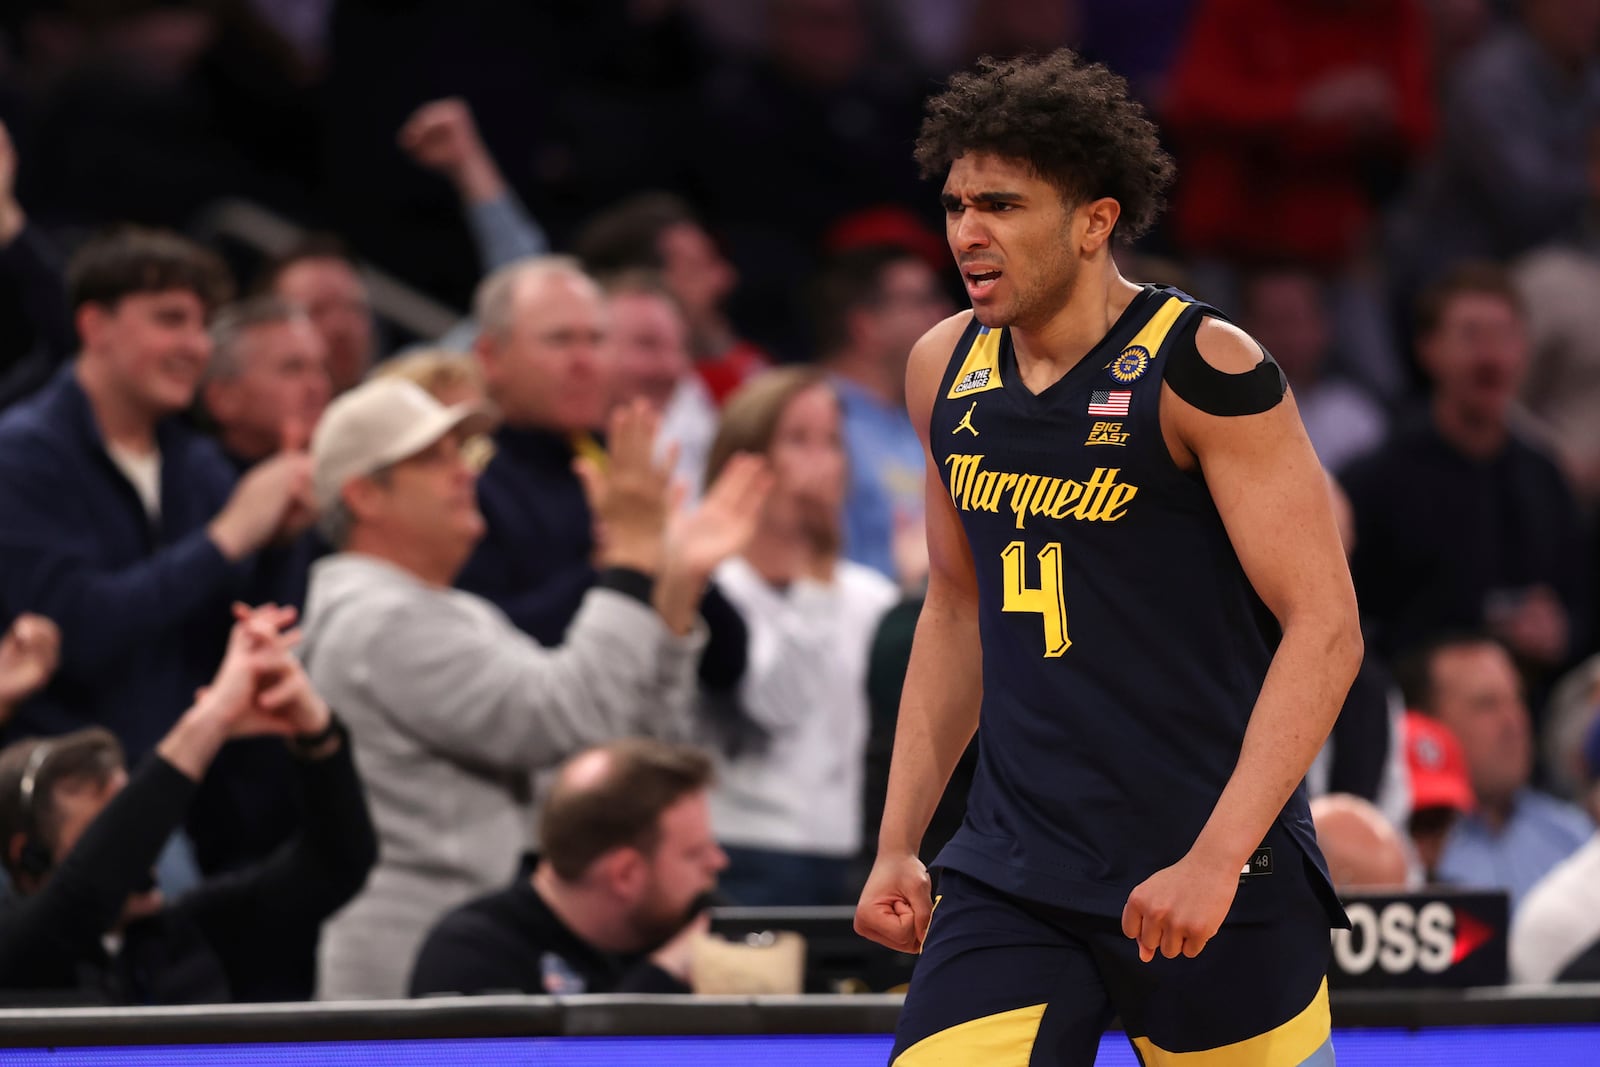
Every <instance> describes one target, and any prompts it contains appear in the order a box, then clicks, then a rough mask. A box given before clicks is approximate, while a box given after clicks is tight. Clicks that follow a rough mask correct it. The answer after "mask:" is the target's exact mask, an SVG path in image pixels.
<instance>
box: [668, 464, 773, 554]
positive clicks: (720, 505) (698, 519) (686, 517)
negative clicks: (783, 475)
mask: <svg viewBox="0 0 1600 1067" xmlns="http://www.w3.org/2000/svg"><path fill="white" fill-rule="evenodd" d="M771 490H772V472H771V471H770V470H769V469H768V467H767V462H766V460H765V459H763V458H762V457H760V456H755V455H748V454H743V453H741V454H739V455H736V456H734V457H733V458H732V459H730V460H729V461H728V464H727V466H725V467H723V468H722V472H721V473H720V474H718V475H717V480H716V482H714V483H713V484H712V486H711V488H710V489H709V490H707V491H706V495H705V497H704V498H703V499H702V500H701V501H700V503H699V505H698V506H697V507H695V508H694V509H693V510H691V511H687V512H684V511H679V512H678V514H677V515H676V517H674V518H673V520H672V521H671V523H670V524H669V525H668V527H667V541H666V546H667V547H666V554H667V566H668V567H681V568H682V569H684V570H685V571H687V572H688V573H690V574H691V575H695V576H697V577H700V578H705V577H707V576H709V575H710V574H711V572H712V571H713V570H715V569H716V568H717V565H718V564H720V563H721V562H722V561H723V560H725V559H727V558H728V557H730V556H734V555H737V554H738V553H740V552H743V551H744V549H745V547H746V546H748V545H749V544H750V539H751V538H752V537H754V536H755V532H756V526H757V525H758V524H759V523H760V521H761V511H762V508H763V506H764V505H765V504H766V501H767V494H768V493H769V492H770V491H771Z"/></svg>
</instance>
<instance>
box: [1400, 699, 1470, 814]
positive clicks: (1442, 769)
mask: <svg viewBox="0 0 1600 1067" xmlns="http://www.w3.org/2000/svg"><path fill="white" fill-rule="evenodd" d="M1405 744H1406V767H1407V769H1408V770H1409V771H1410V772H1411V810H1412V811H1422V810H1425V809H1427V808H1454V809H1455V810H1456V811H1461V812H1468V811H1471V810H1473V809H1474V808H1475V807H1477V803H1478V802H1477V798H1476V797H1475V796H1474V795H1473V792H1472V779H1471V778H1470V777H1469V776H1468V775H1467V758H1466V756H1465V755H1463V754H1462V751H1461V742H1460V741H1457V740H1456V735H1455V734H1453V733H1451V732H1450V730H1449V728H1448V727H1446V726H1445V725H1444V724H1443V723H1441V722H1439V720H1437V719H1431V718H1429V717H1428V716H1426V715H1423V714H1421V713H1420V712H1415V711H1408V712H1406V717H1405Z"/></svg>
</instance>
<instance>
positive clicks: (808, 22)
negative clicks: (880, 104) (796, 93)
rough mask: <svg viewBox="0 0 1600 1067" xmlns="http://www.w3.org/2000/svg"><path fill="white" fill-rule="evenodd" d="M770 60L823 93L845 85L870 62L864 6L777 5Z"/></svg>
mask: <svg viewBox="0 0 1600 1067" xmlns="http://www.w3.org/2000/svg"><path fill="white" fill-rule="evenodd" d="M770 18H771V22H770V23H769V25H768V35H767V45H768V54H769V55H770V56H771V57H772V61H773V62H774V63H775V64H777V65H778V67H780V68H781V69H782V70H784V71H785V72H787V73H788V74H789V76H790V77H792V78H794V79H796V80H797V81H801V82H805V83H807V84H810V85H815V86H819V87H821V88H832V87H835V86H839V85H843V84H845V83H846V82H848V81H850V79H852V78H853V77H855V75H856V72H857V71H859V70H860V69H861V67H862V65H863V63H865V61H866V58H867V44H868V41H867V26H866V19H865V17H864V16H863V14H862V11H861V5H860V3H859V2H858V0H774V2H773V4H772V8H771V15H770Z"/></svg>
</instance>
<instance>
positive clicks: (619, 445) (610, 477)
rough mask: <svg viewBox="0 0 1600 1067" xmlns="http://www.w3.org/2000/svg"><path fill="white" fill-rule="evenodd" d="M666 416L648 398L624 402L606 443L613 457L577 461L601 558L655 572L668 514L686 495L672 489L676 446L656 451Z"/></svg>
mask: <svg viewBox="0 0 1600 1067" xmlns="http://www.w3.org/2000/svg"><path fill="white" fill-rule="evenodd" d="M660 423H661V419H660V416H658V415H657V414H656V413H655V411H654V410H653V409H652V408H651V407H650V405H649V404H648V403H647V402H646V401H644V400H635V401H634V402H633V403H631V404H625V405H623V406H622V407H620V408H618V409H617V410H616V411H614V412H613V413H612V415H611V421H610V426H609V429H608V430H607V438H606V442H607V445H608V446H609V453H610V459H609V462H608V463H607V464H606V465H605V466H604V467H602V466H601V465H600V464H598V463H596V462H594V461H592V460H590V459H587V458H580V459H579V460H577V461H576V462H575V463H574V464H573V466H574V469H575V470H576V471H577V472H578V477H579V478H581V479H582V481H583V487H584V493H585V495H586V496H587V497H588V499H589V508H590V510H591V511H592V512H593V514H594V518H595V527H596V540H597V541H598V543H599V550H598V553H597V555H598V562H599V564H600V565H601V566H602V567H629V568H632V569H634V570H639V571H643V572H644V573H646V574H655V573H656V572H657V570H659V569H660V566H661V552H662V539H663V535H664V533H665V531H666V527H667V517H668V516H669V515H670V514H671V513H672V512H674V511H676V510H677V504H678V501H679V499H681V494H680V493H677V492H674V491H673V489H672V473H671V472H672V469H673V465H674V464H675V463H676V462H677V458H678V456H677V449H676V448H668V449H666V450H665V454H664V455H663V456H661V457H660V459H659V460H658V459H657V458H656V456H655V441H656V432H657V430H658V429H659V427H660Z"/></svg>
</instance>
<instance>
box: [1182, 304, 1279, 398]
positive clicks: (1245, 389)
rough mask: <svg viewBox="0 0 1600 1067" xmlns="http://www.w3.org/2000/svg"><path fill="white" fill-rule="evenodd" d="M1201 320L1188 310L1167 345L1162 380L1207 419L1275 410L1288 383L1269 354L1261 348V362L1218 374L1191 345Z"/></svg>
mask: <svg viewBox="0 0 1600 1067" xmlns="http://www.w3.org/2000/svg"><path fill="white" fill-rule="evenodd" d="M1205 318H1206V317H1205V315H1203V314H1200V313H1199V311H1198V309H1195V310H1192V311H1191V312H1190V313H1189V315H1188V319H1187V320H1186V321H1184V322H1181V323H1179V324H1178V326H1177V328H1176V329H1174V330H1173V331H1172V336H1171V337H1170V338H1169V339H1168V341H1167V345H1168V346H1169V351H1170V354H1169V355H1168V356H1167V369H1166V374H1165V379H1166V383H1167V384H1168V385H1170V386H1172V391H1173V392H1174V393H1177V394H1178V396H1180V397H1182V398H1183V400H1184V401H1185V402H1187V403H1189V404H1192V405H1194V406H1195V407H1197V408H1199V409H1200V410H1201V411H1203V412H1205V413H1206V414H1207V415H1259V414H1260V413H1261V412H1263V411H1270V410H1271V409H1272V408H1275V407H1277V406H1278V403H1279V402H1280V401H1281V400H1283V395H1284V393H1286V392H1287V391H1288V389H1289V380H1288V379H1287V378H1285V377H1284V376H1283V369H1282V368H1281V367H1279V366H1278V361H1277V360H1275V359H1273V358H1272V353H1270V352H1268V351H1267V350H1266V349H1265V348H1262V349H1261V362H1260V363H1257V364H1256V365H1255V366H1254V367H1252V368H1251V369H1250V370H1247V371H1245V372H1244V373H1243V374H1229V373H1228V372H1227V371H1220V370H1218V369H1217V368H1215V367H1213V366H1212V365H1211V364H1209V363H1207V362H1206V361H1205V357H1204V356H1202V355H1200V349H1199V347H1198V346H1197V345H1196V344H1195V333H1196V332H1197V331H1198V330H1199V329H1200V323H1202V322H1204V321H1205ZM1258 347H1259V345H1258Z"/></svg>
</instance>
